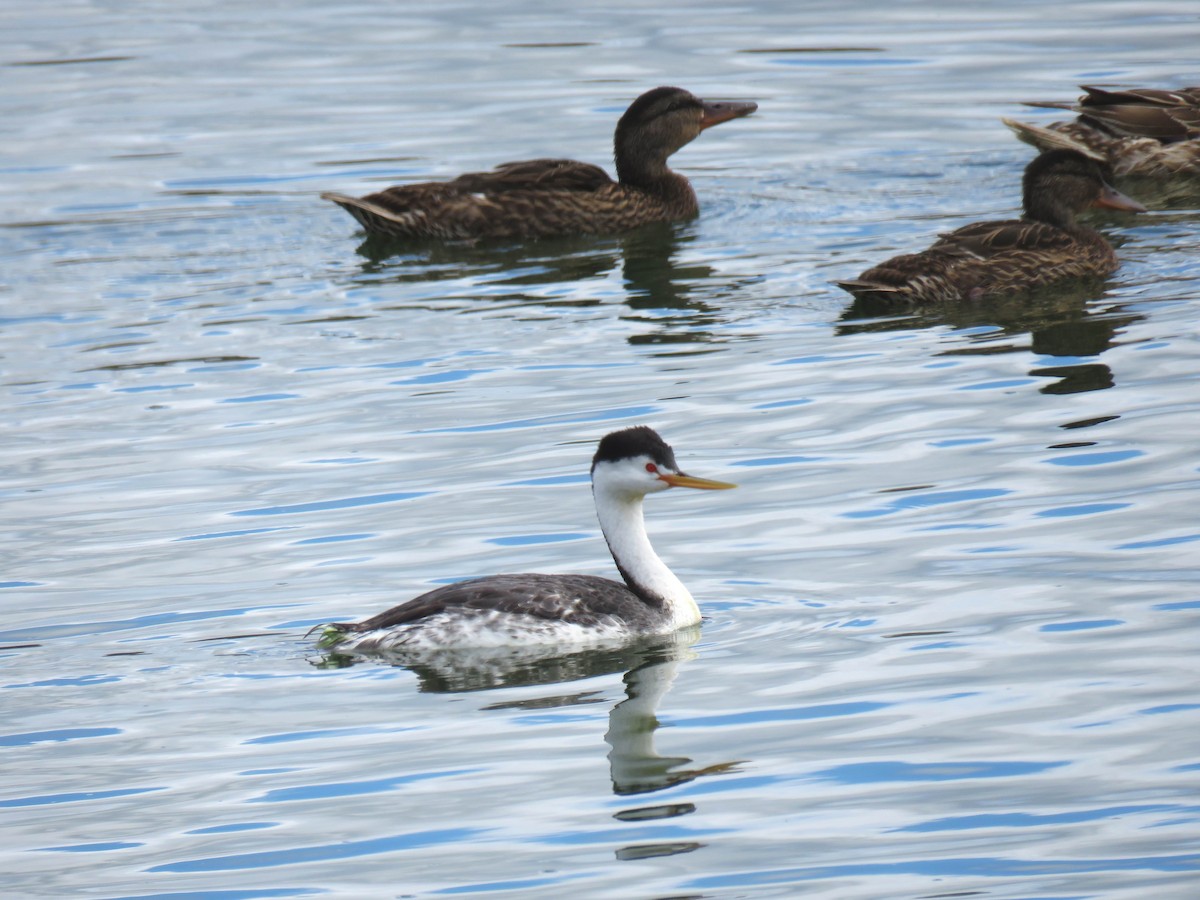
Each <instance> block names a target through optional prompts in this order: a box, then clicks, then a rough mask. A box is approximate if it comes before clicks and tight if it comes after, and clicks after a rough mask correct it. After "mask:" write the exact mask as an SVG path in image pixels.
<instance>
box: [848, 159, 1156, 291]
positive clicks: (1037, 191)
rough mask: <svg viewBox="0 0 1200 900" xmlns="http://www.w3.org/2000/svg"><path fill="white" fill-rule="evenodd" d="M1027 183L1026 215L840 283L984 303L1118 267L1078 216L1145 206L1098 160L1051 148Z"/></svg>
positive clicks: (945, 239) (963, 231)
mask: <svg viewBox="0 0 1200 900" xmlns="http://www.w3.org/2000/svg"><path fill="white" fill-rule="evenodd" d="M1023 184H1024V207H1025V215H1024V216H1023V217H1022V218H1020V219H1010V220H1006V221H998V222H978V223H976V224H974V225H967V226H965V227H963V228H959V229H958V230H957V231H952V232H950V233H949V234H944V235H941V236H939V237H938V240H937V242H936V243H935V244H934V245H933V246H932V247H930V248H929V249H928V250H924V251H922V252H920V253H913V254H908V255H905V256H897V257H895V258H893V259H889V260H888V261H887V262H884V263H881V264H880V265H877V266H875V267H874V268H871V269H868V270H867V271H865V272H863V273H862V275H860V276H859V277H858V278H857V279H855V280H854V281H843V282H839V284H840V286H841V287H843V288H844V289H845V290H847V291H849V292H850V293H852V294H854V295H855V297H858V298H870V299H872V300H875V301H891V302H896V303H900V304H908V305H917V304H922V303H939V302H953V301H956V300H972V301H977V300H983V299H986V298H989V297H997V296H1003V295H1006V294H1013V293H1018V292H1022V291H1028V290H1031V289H1033V288H1037V287H1041V286H1043V285H1047V284H1051V283H1053V282H1056V281H1060V280H1062V279H1069V278H1087V277H1104V276H1106V275H1108V274H1110V273H1111V272H1112V271H1113V270H1114V269H1116V267H1117V257H1116V254H1115V253H1113V250H1112V247H1111V246H1109V244H1108V241H1106V240H1105V239H1104V236H1103V235H1101V234H1100V233H1098V232H1096V231H1093V230H1092V229H1090V228H1086V227H1084V226H1083V225H1079V224H1078V223H1076V221H1075V216H1076V214H1078V213H1079V212H1082V211H1083V210H1084V209H1086V208H1087V207H1089V206H1105V207H1109V208H1113V209H1124V210H1129V211H1131V212H1140V211H1143V207H1142V206H1141V204H1139V203H1137V202H1136V201H1134V200H1131V199H1130V198H1128V197H1126V196H1125V195H1124V194H1120V193H1118V192H1117V191H1115V190H1113V188H1112V187H1110V186H1109V185H1108V184H1107V183H1106V182H1105V180H1104V174H1103V170H1102V169H1101V167H1100V165H1099V163H1097V162H1096V161H1095V160H1094V159H1090V158H1088V157H1086V156H1084V155H1083V154H1080V153H1076V152H1075V151H1073V150H1052V151H1049V152H1047V153H1043V154H1041V155H1040V156H1038V157H1037V158H1036V159H1034V160H1033V161H1032V162H1031V163H1030V164H1029V165H1028V167H1026V169H1025V177H1024V182H1023Z"/></svg>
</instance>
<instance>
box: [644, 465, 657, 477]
mask: <svg viewBox="0 0 1200 900" xmlns="http://www.w3.org/2000/svg"><path fill="white" fill-rule="evenodd" d="M646 471H647V472H649V473H650V474H651V475H657V474H658V466H656V465H655V464H654V463H646Z"/></svg>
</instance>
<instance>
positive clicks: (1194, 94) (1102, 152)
mask: <svg viewBox="0 0 1200 900" xmlns="http://www.w3.org/2000/svg"><path fill="white" fill-rule="evenodd" d="M1083 90H1084V91H1085V94H1084V96H1082V97H1081V98H1079V101H1078V102H1077V103H1073V104H1072V103H1030V104H1028V105H1029V106H1045V107H1050V108H1052V109H1067V110H1071V111H1072V112H1075V113H1077V114H1078V117H1077V118H1076V119H1074V120H1073V121H1070V122H1055V123H1053V124H1051V125H1048V126H1045V127H1042V126H1039V125H1028V124H1025V123H1023V122H1017V121H1014V120H1012V119H1004V124H1006V125H1007V126H1008V127H1009V128H1011V129H1012V130H1013V131H1015V132H1016V133H1017V136H1018V137H1019V138H1021V140H1023V141H1025V142H1026V143H1029V144H1032V145H1033V146H1035V147H1037V148H1038V149H1039V150H1049V149H1053V148H1064V147H1065V148H1070V149H1077V150H1083V151H1084V152H1089V151H1090V153H1091V154H1092V155H1095V156H1097V158H1100V159H1102V160H1104V161H1105V162H1107V163H1108V165H1109V167H1110V168H1111V169H1112V172H1113V174H1114V175H1115V176H1118V177H1120V176H1126V175H1131V176H1147V177H1154V178H1164V177H1170V176H1176V175H1200V87H1190V88H1182V89H1180V90H1177V91H1166V90H1156V89H1153V88H1131V89H1129V90H1108V89H1105V88H1099V87H1087V86H1084V88H1083Z"/></svg>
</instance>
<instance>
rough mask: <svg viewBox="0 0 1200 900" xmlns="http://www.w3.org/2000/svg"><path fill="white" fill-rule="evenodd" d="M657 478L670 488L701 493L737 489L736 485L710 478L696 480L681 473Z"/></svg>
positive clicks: (693, 476)
mask: <svg viewBox="0 0 1200 900" xmlns="http://www.w3.org/2000/svg"><path fill="white" fill-rule="evenodd" d="M658 477H659V478H661V479H662V480H663V481H665V482H666V483H667V484H669V485H670V486H671V487H686V488H696V489H698V490H701V491H727V490H729V489H730V488H735V487H737V485H736V484H730V483H729V482H728V481H713V480H712V479H710V478H697V477H696V476H695V475H684V474H683V473H682V472H680V473H679V474H677V475H672V474H670V473H668V472H661V473H659V476H658Z"/></svg>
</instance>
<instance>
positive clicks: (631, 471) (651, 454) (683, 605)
mask: <svg viewBox="0 0 1200 900" xmlns="http://www.w3.org/2000/svg"><path fill="white" fill-rule="evenodd" d="M734 486H735V485H732V484H728V483H726V482H723V481H710V480H708V479H706V478H695V477H693V476H691V475H685V474H684V473H683V472H681V471H679V466H678V465H677V464H676V462H675V454H674V452H673V451H672V450H671V447H670V446H669V445H668V444H667V443H666V442H665V441H664V440H663V439H662V438H661V437H659V435H658V433H657V432H655V431H654V429H652V428H648V427H647V426H645V425H638V426H635V427H633V428H626V429H623V430H621V431H614V432H612V433H611V434H608V435H605V436H604V438H603V439H602V440H601V441H600V445H599V447H598V448H597V449H596V455H595V456H594V457H593V458H592V494H593V496H594V498H595V502H596V514H597V516H598V517H599V519H600V529H601V531H603V533H604V539H605V540H606V541H607V542H608V548H609V551H610V552H611V553H612V557H613V561H614V562H615V563H616V564H617V570H618V571H619V572H620V573H621V577H622V578H624V579H625V583H624V584H621V583H620V582H617V581H612V580H610V579H608V578H600V577H598V576H595V575H543V574H521V575H491V576H485V577H483V578H472V579H469V580H467V581H460V582H458V583H457V584H448V585H446V586H445V587H440V588H436V589H435V590H432V591H429V592H428V593H426V594H422V595H421V596H420V597H417V598H415V599H413V600H409V601H408V602H407V603H402V604H400V605H399V606H395V607H393V608H392V609H389V610H387V611H386V612H382V613H380V614H379V615H376V616H372V617H371V618H369V619H364V620H363V621H361V622H335V623H333V624H330V625H326V626H323V627H324V633H323V636H322V638H321V640H320V644H321V646H323V647H336V648H337V649H338V650H354V651H366V652H371V651H381V650H383V651H385V650H391V649H414V650H418V649H436V648H459V647H461V648H479V647H504V646H512V645H523V644H571V643H581V642H596V641H609V640H619V639H627V638H631V637H635V636H639V635H652V634H669V633H671V632H674V631H677V630H678V629H681V628H686V627H688V626H691V625H695V624H697V623H699V621H700V608H699V607H698V606H697V605H696V601H695V600H693V599H692V595H691V594H690V593H688V589H687V588H686V587H684V586H683V583H682V582H681V581H680V580H679V579H678V578H676V577H675V574H674V573H673V572H672V571H671V570H670V569H669V568H667V565H666V563H664V562H663V561H662V560H661V559H659V558H658V555H657V554H656V553H655V552H654V548H653V547H651V546H650V539H649V537H647V535H646V528H645V525H644V523H643V521H642V498H643V497H645V496H646V494H655V493H658V492H659V491H665V490H667V488H672V487H687V488H699V489H701V490H724V489H726V488H732V487H734Z"/></svg>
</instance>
